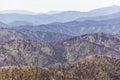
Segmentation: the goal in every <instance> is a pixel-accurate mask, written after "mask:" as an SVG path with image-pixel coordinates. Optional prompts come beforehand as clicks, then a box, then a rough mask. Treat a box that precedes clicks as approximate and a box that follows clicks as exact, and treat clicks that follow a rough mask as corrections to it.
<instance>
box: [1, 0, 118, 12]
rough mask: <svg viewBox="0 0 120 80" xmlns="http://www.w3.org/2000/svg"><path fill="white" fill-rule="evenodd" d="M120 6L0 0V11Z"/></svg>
mask: <svg viewBox="0 0 120 80" xmlns="http://www.w3.org/2000/svg"><path fill="white" fill-rule="evenodd" d="M111 5H120V0H0V10H29V11H33V12H48V11H63V10H64V11H66V10H77V11H88V10H91V9H96V8H101V7H106V6H111Z"/></svg>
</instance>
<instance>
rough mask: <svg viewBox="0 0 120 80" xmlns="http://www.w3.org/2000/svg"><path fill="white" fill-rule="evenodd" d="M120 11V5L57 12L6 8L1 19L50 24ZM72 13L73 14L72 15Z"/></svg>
mask: <svg viewBox="0 0 120 80" xmlns="http://www.w3.org/2000/svg"><path fill="white" fill-rule="evenodd" d="M118 12H120V6H116V5H113V6H110V7H105V8H100V9H95V10H92V11H88V12H80V11H64V12H60V13H56V14H49V13H48V14H47V13H46V14H43V13H40V14H35V13H33V12H30V11H24V10H23V11H22V10H21V11H19V10H18V11H15V10H12V11H10V10H8V11H7V10H6V11H1V12H0V21H1V22H3V23H6V24H10V23H12V22H14V21H25V22H28V23H32V24H34V25H40V24H48V23H53V22H69V21H73V20H76V19H78V18H81V17H95V16H104V15H110V14H114V13H118ZM71 15H72V16H71Z"/></svg>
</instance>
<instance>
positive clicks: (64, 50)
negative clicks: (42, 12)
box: [0, 33, 120, 66]
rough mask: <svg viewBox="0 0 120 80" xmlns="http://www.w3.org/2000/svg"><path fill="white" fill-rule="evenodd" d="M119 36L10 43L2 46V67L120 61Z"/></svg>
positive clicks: (90, 36) (83, 36) (94, 35)
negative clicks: (87, 59)
mask: <svg viewBox="0 0 120 80" xmlns="http://www.w3.org/2000/svg"><path fill="white" fill-rule="evenodd" d="M119 42H120V36H118V35H107V34H102V33H101V34H91V35H87V34H86V35H81V36H77V37H74V38H70V39H66V40H63V41H54V42H49V43H46V42H39V41H32V40H10V41H3V42H1V44H0V53H1V54H0V55H1V57H0V66H13V65H15V66H17V65H19V66H49V65H51V64H59V63H60V64H64V63H71V62H74V61H77V60H79V59H82V58H85V57H87V56H91V55H102V56H109V57H114V58H118V59H119V58H120V49H119Z"/></svg>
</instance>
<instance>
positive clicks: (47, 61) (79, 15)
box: [0, 5, 120, 80]
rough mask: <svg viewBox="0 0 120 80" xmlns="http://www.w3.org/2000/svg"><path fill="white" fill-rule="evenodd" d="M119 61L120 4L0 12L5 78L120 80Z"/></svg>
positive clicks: (0, 53)
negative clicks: (42, 10) (42, 11)
mask: <svg viewBox="0 0 120 80" xmlns="http://www.w3.org/2000/svg"><path fill="white" fill-rule="evenodd" d="M119 63H120V6H115V5H114V6H110V7H105V8H101V9H96V10H91V11H89V12H79V11H63V12H48V13H46V14H41V13H40V14H38V13H33V12H30V11H16V10H12V11H11V10H10V11H1V12H0V67H1V68H0V79H1V80H10V79H12V80H22V79H25V80H28V79H30V80H119V79H120V64H119ZM13 66H14V67H13ZM26 66H27V67H26ZM30 66H31V67H30ZM40 67H42V68H40ZM44 67H45V68H44ZM18 73H19V74H18ZM3 74H4V75H3ZM13 75H14V76H13ZM11 77H12V78H11Z"/></svg>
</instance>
